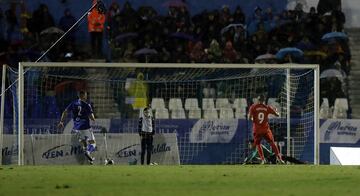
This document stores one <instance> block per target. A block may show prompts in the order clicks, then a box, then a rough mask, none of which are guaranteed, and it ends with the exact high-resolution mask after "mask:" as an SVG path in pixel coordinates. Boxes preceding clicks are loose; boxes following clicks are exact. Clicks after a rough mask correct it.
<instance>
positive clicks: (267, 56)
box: [255, 53, 276, 62]
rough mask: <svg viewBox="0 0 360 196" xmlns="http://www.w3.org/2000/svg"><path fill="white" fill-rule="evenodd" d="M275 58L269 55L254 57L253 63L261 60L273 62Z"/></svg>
mask: <svg viewBox="0 0 360 196" xmlns="http://www.w3.org/2000/svg"><path fill="white" fill-rule="evenodd" d="M274 59H276V56H275V55H273V54H270V53H266V54H263V55H260V56H258V57H256V59H255V62H259V61H263V60H274Z"/></svg>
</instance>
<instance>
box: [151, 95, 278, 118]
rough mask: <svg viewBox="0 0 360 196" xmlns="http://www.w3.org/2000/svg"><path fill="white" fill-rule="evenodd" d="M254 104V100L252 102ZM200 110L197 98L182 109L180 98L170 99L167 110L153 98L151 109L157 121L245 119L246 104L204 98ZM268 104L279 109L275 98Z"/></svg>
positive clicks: (243, 102)
mask: <svg viewBox="0 0 360 196" xmlns="http://www.w3.org/2000/svg"><path fill="white" fill-rule="evenodd" d="M253 102H256V100H253ZM201 103H202V104H201V108H199V103H198V99H197V98H187V99H185V104H184V107H183V104H182V100H181V99H180V98H170V99H169V102H168V108H169V109H167V108H166V107H165V101H164V99H163V98H153V99H152V101H151V108H152V110H153V111H154V112H155V118H157V119H169V117H171V119H186V118H189V119H200V118H204V119H218V118H220V119H233V118H237V119H245V118H246V115H247V108H248V103H247V100H246V99H245V98H237V99H235V100H234V102H233V104H231V103H230V102H229V100H228V99H227V98H218V99H215V100H214V99H212V98H204V99H202V102H201ZM268 104H270V105H272V106H273V107H276V108H278V109H280V104H279V103H278V102H276V99H275V98H270V99H269V100H268Z"/></svg>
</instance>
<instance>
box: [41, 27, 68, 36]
mask: <svg viewBox="0 0 360 196" xmlns="http://www.w3.org/2000/svg"><path fill="white" fill-rule="evenodd" d="M63 33H64V31H63V30H61V29H59V28H57V27H49V28H47V29H45V30H43V31H41V32H40V35H45V34H63Z"/></svg>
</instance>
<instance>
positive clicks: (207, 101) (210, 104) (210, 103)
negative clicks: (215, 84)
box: [202, 98, 215, 110]
mask: <svg viewBox="0 0 360 196" xmlns="http://www.w3.org/2000/svg"><path fill="white" fill-rule="evenodd" d="M212 108H215V104H214V99H213V98H203V99H202V109H203V110H206V109H212Z"/></svg>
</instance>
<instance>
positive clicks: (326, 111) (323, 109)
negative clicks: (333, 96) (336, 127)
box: [319, 98, 332, 119]
mask: <svg viewBox="0 0 360 196" xmlns="http://www.w3.org/2000/svg"><path fill="white" fill-rule="evenodd" d="M331 116H332V115H331V110H330V107H329V100H328V99H327V98H323V102H322V104H321V106H320V114H319V117H320V118H322V119H327V118H329V117H331Z"/></svg>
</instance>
